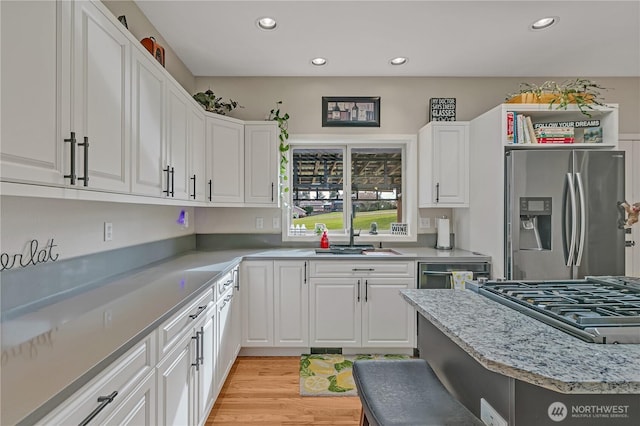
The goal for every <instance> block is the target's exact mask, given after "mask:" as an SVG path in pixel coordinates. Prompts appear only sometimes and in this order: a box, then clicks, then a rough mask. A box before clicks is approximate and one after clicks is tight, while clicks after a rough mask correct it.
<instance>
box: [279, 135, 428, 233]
mask: <svg viewBox="0 0 640 426" xmlns="http://www.w3.org/2000/svg"><path fill="white" fill-rule="evenodd" d="M411 152H413V153H415V137H413V136H409V137H407V139H406V140H395V139H390V140H370V139H369V140H364V139H363V140H357V139H356V140H354V139H353V138H350V139H347V140H331V141H322V140H317V141H306V140H305V141H297V140H294V139H293V138H292V141H291V150H290V152H289V160H290V161H289V176H290V178H289V180H288V184H289V186H290V191H289V194H290V199H289V208H288V209H285V210H286V212H285V219H286V220H285V221H283V223H284V224H286V227H283V229H284V231H283V239H285V240H294V239H295V240H297V239H304V237H305V236H306V237H308V239H313V240H315V239H317V237H316V233H319V232H321V231H320V229H321V228H322V227H326V229H327V230H328V231H329V235H330V237H333V240H332V241H335V240H338V241H341V240H346V239H348V237H349V233H350V226H351V225H350V222H351V221H350V219H351V216H350V215H351V212H352V211H355V218H354V219H353V228H354V230H355V232H356V234H357V233H358V232H360V239H364V240H372V241H382V240H415V238H416V236H415V232H414V233H413V234H412V233H411V232H410V231H411V228H414V229H415V216H416V215H415V213H413V214H412V213H411V212H412V210H416V208H415V195H414V192H415V186H416V185H413V191H409V190H408V188H406V185H407V181H410V179H409V177H410V176H411V175H413V176H414V177H413V182H415V166H412V165H411V162H410V161H408V160H407V159H408V158H416V155H415V154H414V155H409V153H411ZM345 195H346V196H345ZM410 206H413V207H410ZM416 212H417V210H416ZM412 223H413V224H414V226H410V225H411V224H412ZM391 224H401V225H399V226H398V225H394V227H393V232H392V225H391ZM402 224H406V225H402ZM403 226H405V228H403ZM298 228H300V229H301V230H298ZM405 229H408V231H407V232H403V230H405ZM303 230H306V232H304V231H303Z"/></svg>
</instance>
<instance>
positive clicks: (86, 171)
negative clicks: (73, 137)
mask: <svg viewBox="0 0 640 426" xmlns="http://www.w3.org/2000/svg"><path fill="white" fill-rule="evenodd" d="M78 146H81V147H83V148H84V167H83V169H84V170H83V171H84V176H83V177H79V178H78V180H81V181H83V182H84V185H83V186H89V137H88V136H85V137H84V142H83V143H79V144H78Z"/></svg>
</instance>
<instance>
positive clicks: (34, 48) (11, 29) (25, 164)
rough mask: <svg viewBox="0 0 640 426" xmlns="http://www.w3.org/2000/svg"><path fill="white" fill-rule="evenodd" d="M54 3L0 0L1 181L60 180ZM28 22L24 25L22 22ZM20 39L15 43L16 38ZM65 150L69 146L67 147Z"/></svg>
mask: <svg viewBox="0 0 640 426" xmlns="http://www.w3.org/2000/svg"><path fill="white" fill-rule="evenodd" d="M61 7H62V5H61V4H60V3H57V2H48V1H40V2H19V1H3V2H0V10H1V13H0V14H1V19H2V21H1V31H2V35H1V40H2V45H1V49H0V52H1V55H2V72H1V76H2V87H1V89H0V91H1V92H2V106H1V112H2V126H1V132H2V133H1V134H2V153H1V157H0V174H1V178H2V180H5V181H18V182H20V181H23V182H25V181H26V182H37V183H43V184H54V185H62V184H64V183H65V180H64V177H63V176H64V174H65V173H68V166H69V165H68V161H69V157H68V154H67V155H63V153H64V143H63V141H62V139H63V138H68V137H69V135H68V134H66V135H64V136H63V135H62V131H61V130H60V129H59V127H58V112H59V107H60V105H59V100H60V99H59V97H58V94H57V88H58V87H59V85H60V79H61V78H62V76H61V73H60V68H59V65H60V63H59V62H58V60H59V58H58V55H57V53H58V51H59V38H58V37H57V36H56V35H57V34H58V32H59V31H60V28H61V26H62V23H61V21H60V20H59V15H58V11H59V9H60V8H61ZM25 23H28V25H25ZM16 40H20V42H16ZM67 152H68V151H67Z"/></svg>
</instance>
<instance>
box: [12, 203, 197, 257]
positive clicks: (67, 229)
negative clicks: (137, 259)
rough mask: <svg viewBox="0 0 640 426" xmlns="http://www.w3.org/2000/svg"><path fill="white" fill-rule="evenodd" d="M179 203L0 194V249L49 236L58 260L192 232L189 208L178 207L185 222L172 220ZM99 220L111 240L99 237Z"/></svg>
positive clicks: (14, 250)
mask: <svg viewBox="0 0 640 426" xmlns="http://www.w3.org/2000/svg"><path fill="white" fill-rule="evenodd" d="M181 210H182V208H180V207H176V206H155V205H137V204H119V203H103V202H92V201H75V200H56V199H44V198H23V197H8V196H2V197H1V198H0V218H1V219H0V220H1V222H0V230H1V233H0V249H1V251H2V252H3V253H9V254H13V253H21V252H22V251H23V250H24V248H25V244H27V243H28V242H29V241H31V240H32V239H35V240H38V242H39V243H40V245H41V246H43V245H45V244H46V243H47V241H48V240H49V239H51V238H53V239H54V241H55V244H56V245H57V247H56V248H55V250H56V252H57V253H59V254H60V258H59V259H60V260H62V259H68V258H72V257H76V256H80V255H85V254H91V253H96V252H102V251H106V250H111V249H115V248H122V247H127V246H132V245H136V244H142V243H148V242H152V241H159V240H164V239H167V238H174V237H180V236H184V235H190V234H193V233H194V229H195V227H194V220H193V218H194V211H193V210H194V209H193V208H184V210H185V211H186V212H187V213H188V215H189V226H188V227H187V228H183V227H181V226H179V225H178V224H177V223H176V220H177V219H178V215H179V213H180V211H181ZM104 222H111V223H112V224H113V240H112V241H107V242H105V241H103V230H104Z"/></svg>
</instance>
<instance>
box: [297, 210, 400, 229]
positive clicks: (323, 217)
mask: <svg viewBox="0 0 640 426" xmlns="http://www.w3.org/2000/svg"><path fill="white" fill-rule="evenodd" d="M342 217H343V216H342V212H331V213H321V214H316V215H312V216H307V217H302V218H298V219H293V224H294V225H300V226H302V225H303V224H304V225H305V226H306V227H307V230H311V231H312V230H313V229H314V226H315V224H316V223H324V224H325V225H326V226H327V228H328V229H329V230H341V229H343V228H347V227H349V224H348V223H347V224H345V225H343V224H342ZM371 222H376V223H377V224H378V231H379V232H380V231H388V230H389V229H390V228H391V225H390V224H391V223H395V222H398V210H377V211H372V212H358V213H356V218H355V219H354V220H353V227H354V228H355V229H356V230H357V229H362V233H363V234H366V233H367V232H369V228H370V225H371Z"/></svg>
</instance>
